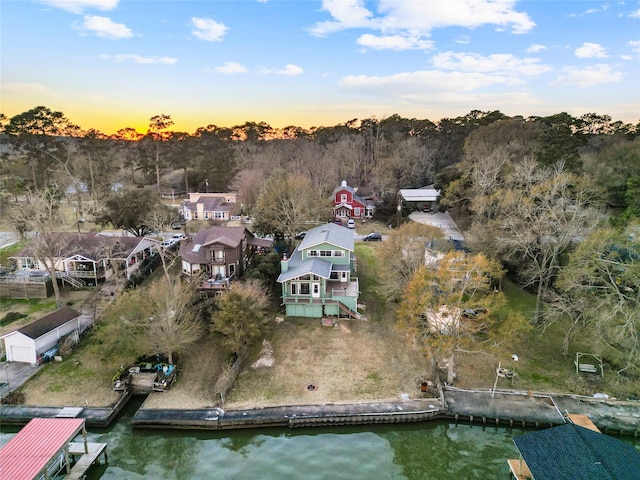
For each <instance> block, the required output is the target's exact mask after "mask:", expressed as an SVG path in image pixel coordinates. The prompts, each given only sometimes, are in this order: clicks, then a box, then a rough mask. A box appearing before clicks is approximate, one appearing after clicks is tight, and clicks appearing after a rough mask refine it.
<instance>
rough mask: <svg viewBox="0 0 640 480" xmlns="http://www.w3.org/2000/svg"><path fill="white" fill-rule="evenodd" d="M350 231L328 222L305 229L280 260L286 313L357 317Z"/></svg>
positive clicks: (356, 296)
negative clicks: (295, 245)
mask: <svg viewBox="0 0 640 480" xmlns="http://www.w3.org/2000/svg"><path fill="white" fill-rule="evenodd" d="M354 264H355V256H354V239H353V230H351V229H349V228H345V227H342V226H340V225H336V224H335V223H327V224H324V225H320V226H319V227H316V228H313V229H311V230H309V231H308V232H307V234H306V235H305V237H304V239H303V240H302V241H301V242H300V244H299V245H298V246H297V247H296V249H295V250H294V251H293V253H292V254H291V257H290V258H287V257H285V258H283V259H282V261H281V262H280V269H281V272H280V276H279V277H278V283H281V284H282V303H283V305H284V306H285V309H286V314H287V316H292V317H314V318H322V317H340V316H347V317H352V318H358V319H359V318H360V315H359V314H358V294H359V287H358V279H357V278H356V276H355V270H354Z"/></svg>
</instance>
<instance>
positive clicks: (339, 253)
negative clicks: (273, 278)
mask: <svg viewBox="0 0 640 480" xmlns="http://www.w3.org/2000/svg"><path fill="white" fill-rule="evenodd" d="M333 256H334V257H344V251H343V250H334V251H333Z"/></svg>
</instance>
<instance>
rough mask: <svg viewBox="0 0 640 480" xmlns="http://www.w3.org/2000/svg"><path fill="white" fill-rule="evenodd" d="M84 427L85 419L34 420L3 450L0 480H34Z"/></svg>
mask: <svg viewBox="0 0 640 480" xmlns="http://www.w3.org/2000/svg"><path fill="white" fill-rule="evenodd" d="M83 424H84V419H83V418H34V419H33V420H31V421H30V422H29V423H27V424H26V425H25V426H24V428H22V430H20V431H19V432H18V433H17V434H16V435H15V436H14V437H13V438H12V439H11V440H9V441H8V442H7V444H6V445H5V446H4V447H2V449H1V450H0V478H2V479H5V478H6V479H12V480H32V479H33V478H34V477H35V476H36V475H38V473H39V472H40V471H41V470H42V469H43V468H44V467H46V466H47V463H48V462H49V460H51V458H52V457H54V456H55V455H56V454H57V453H58V452H59V451H60V450H61V449H62V448H63V447H64V446H65V445H66V444H67V443H69V442H70V441H71V440H73V439H74V437H75V436H76V435H78V433H80V431H81V430H82V426H83Z"/></svg>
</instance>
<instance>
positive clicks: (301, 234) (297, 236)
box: [295, 232, 307, 240]
mask: <svg viewBox="0 0 640 480" xmlns="http://www.w3.org/2000/svg"><path fill="white" fill-rule="evenodd" d="M306 234H307V232H300V233H296V235H295V239H296V240H302V239H303V238H304V237H305V235H306Z"/></svg>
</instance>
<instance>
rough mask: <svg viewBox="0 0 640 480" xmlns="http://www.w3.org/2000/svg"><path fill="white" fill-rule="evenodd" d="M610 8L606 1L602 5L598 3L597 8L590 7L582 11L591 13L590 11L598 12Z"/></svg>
mask: <svg viewBox="0 0 640 480" xmlns="http://www.w3.org/2000/svg"><path fill="white" fill-rule="evenodd" d="M610 8H611V5H610V4H608V3H603V4H602V5H600V6H599V7H597V8H590V9H589V10H587V11H586V12H584V13H587V14H592V13H598V12H604V11H605V10H609V9H610Z"/></svg>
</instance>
